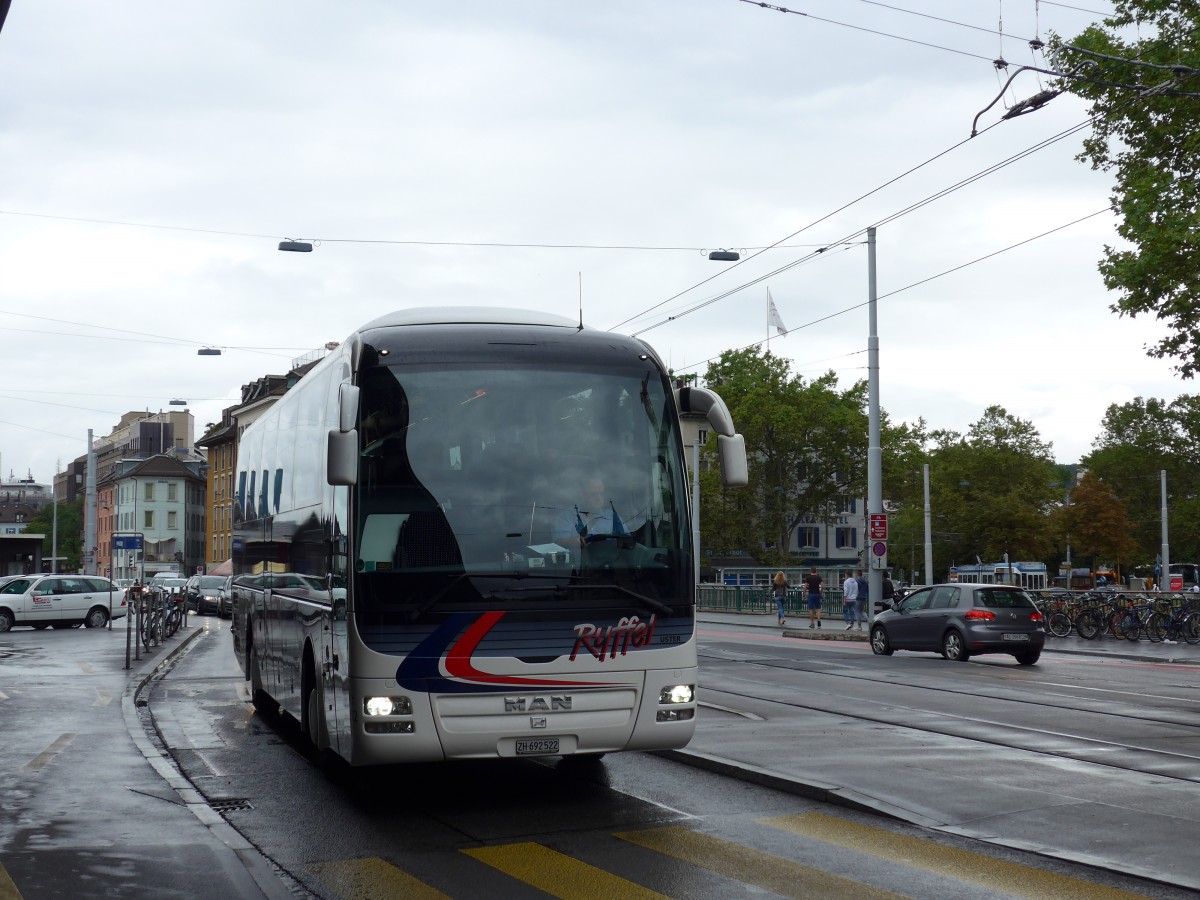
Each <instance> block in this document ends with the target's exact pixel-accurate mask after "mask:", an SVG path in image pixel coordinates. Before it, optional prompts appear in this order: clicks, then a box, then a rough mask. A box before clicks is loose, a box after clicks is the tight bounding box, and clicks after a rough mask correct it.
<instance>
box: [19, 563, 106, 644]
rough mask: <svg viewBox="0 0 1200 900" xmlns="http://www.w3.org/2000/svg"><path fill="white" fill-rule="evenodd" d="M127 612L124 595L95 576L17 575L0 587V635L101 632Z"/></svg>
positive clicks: (104, 579) (104, 580) (103, 579)
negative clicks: (26, 628) (21, 628)
mask: <svg viewBox="0 0 1200 900" xmlns="http://www.w3.org/2000/svg"><path fill="white" fill-rule="evenodd" d="M110 607H111V611H112V612H111V615H112V618H114V619H116V618H120V617H121V616H123V615H125V613H126V612H127V607H126V606H125V591H124V590H123V589H122V588H121V587H119V586H118V585H117V584H115V583H114V582H112V581H110V580H109V579H107V578H102V577H100V576H98V575H21V576H19V577H17V578H13V579H11V580H9V581H8V582H7V583H5V584H4V585H2V586H0V632H2V631H8V630H9V629H10V628H12V627H13V626H14V625H32V626H33V627H34V628H45V627H47V626H53V627H55V628H71V627H73V626H75V625H86V626H87V627H88V628H103V627H104V626H105V625H107V624H108V619H109V610H110Z"/></svg>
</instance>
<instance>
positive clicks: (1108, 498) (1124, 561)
mask: <svg viewBox="0 0 1200 900" xmlns="http://www.w3.org/2000/svg"><path fill="white" fill-rule="evenodd" d="M1053 518H1054V523H1055V530H1056V531H1057V532H1058V533H1060V534H1061V535H1062V538H1063V542H1064V544H1065V543H1066V540H1067V539H1069V540H1070V542H1071V546H1072V548H1074V550H1075V551H1076V553H1077V555H1078V557H1080V558H1084V559H1088V560H1090V562H1091V563H1092V566H1093V567H1095V565H1096V564H1097V563H1105V562H1108V563H1115V564H1116V565H1118V566H1121V567H1125V566H1128V565H1129V564H1130V563H1131V562H1133V556H1134V554H1135V553H1136V552H1137V541H1135V540H1134V538H1133V524H1132V523H1131V522H1130V520H1129V513H1128V504H1127V503H1126V502H1125V501H1124V500H1122V499H1121V498H1120V497H1118V496H1117V495H1116V493H1115V492H1114V491H1113V489H1112V487H1111V486H1110V485H1107V484H1105V483H1104V482H1103V481H1101V480H1100V478H1099V476H1098V475H1096V473H1095V472H1084V474H1083V477H1082V478H1081V479H1080V480H1079V484H1077V485H1076V486H1075V487H1074V488H1073V489H1072V490H1071V502H1070V504H1069V505H1067V506H1062V507H1060V508H1059V509H1058V510H1056V511H1055V513H1054V516H1053Z"/></svg>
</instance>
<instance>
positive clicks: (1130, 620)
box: [1111, 600, 1155, 641]
mask: <svg viewBox="0 0 1200 900" xmlns="http://www.w3.org/2000/svg"><path fill="white" fill-rule="evenodd" d="M1154 612H1155V608H1154V602H1153V601H1143V602H1141V603H1137V602H1135V601H1133V600H1130V601H1129V602H1128V605H1127V606H1125V607H1123V608H1121V607H1118V608H1117V610H1116V613H1115V615H1114V616H1113V619H1112V626H1111V628H1112V633H1113V637H1116V638H1125V640H1127V641H1136V640H1138V639H1139V638H1141V636H1142V627H1143V625H1144V623H1145V622H1146V620H1147V619H1148V618H1149V617H1150V616H1151V615H1153V614H1154Z"/></svg>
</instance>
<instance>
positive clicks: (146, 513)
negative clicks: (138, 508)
mask: <svg viewBox="0 0 1200 900" xmlns="http://www.w3.org/2000/svg"><path fill="white" fill-rule="evenodd" d="M142 516H143V517H144V519H143V522H142V527H143V528H147V529H150V528H153V527H154V510H152V509H146V510H142Z"/></svg>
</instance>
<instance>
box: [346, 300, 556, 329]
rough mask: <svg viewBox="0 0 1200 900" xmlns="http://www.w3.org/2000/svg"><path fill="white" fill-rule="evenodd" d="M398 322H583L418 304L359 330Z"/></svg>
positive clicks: (529, 313) (498, 309)
mask: <svg viewBox="0 0 1200 900" xmlns="http://www.w3.org/2000/svg"><path fill="white" fill-rule="evenodd" d="M396 325H549V326H555V327H558V328H578V327H579V323H578V322H575V321H572V320H571V319H568V318H566V317H565V316H559V315H555V314H554V313H545V312H537V311H535V310H529V309H511V308H508V307H503V306H418V307H413V308H412V309H398V310H395V311H394V312H390V313H387V314H386V315H382V316H380V317H379V318H378V319H375V320H373V321H371V322H368V323H367V324H366V325H364V326H362V328H360V329H359V331H368V330H370V329H372V328H388V327H391V326H396Z"/></svg>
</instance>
